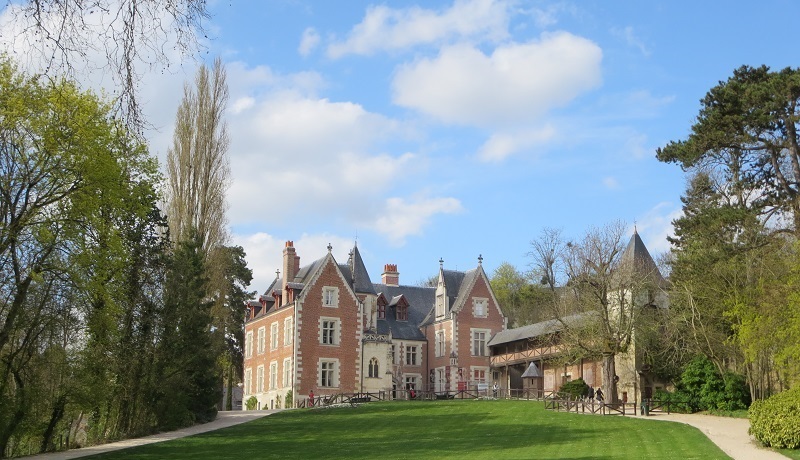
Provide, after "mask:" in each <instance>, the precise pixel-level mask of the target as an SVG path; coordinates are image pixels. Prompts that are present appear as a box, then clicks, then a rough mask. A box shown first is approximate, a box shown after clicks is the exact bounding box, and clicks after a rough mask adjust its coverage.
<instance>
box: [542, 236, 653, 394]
mask: <svg viewBox="0 0 800 460" xmlns="http://www.w3.org/2000/svg"><path fill="white" fill-rule="evenodd" d="M624 233H625V225H624V224H623V223H621V222H615V223H612V224H609V225H607V226H605V227H603V228H592V229H590V230H589V231H587V232H586V234H585V235H584V236H583V238H582V239H581V240H579V241H576V242H572V241H564V239H563V238H562V237H561V232H560V231H558V230H552V229H546V230H544V232H543V234H542V237H541V238H540V239H538V240H534V241H532V242H531V247H532V251H531V255H532V257H533V265H534V268H535V270H537V272H539V273H543V274H544V279H545V282H546V284H547V286H548V289H549V291H550V299H549V302H548V305H549V307H550V310H551V313H552V315H553V316H554V317H555V318H556V320H557V321H558V322H559V323H560V324H561V332H560V338H561V340H563V343H564V345H565V346H566V348H567V349H568V350H567V351H568V353H569V354H571V355H573V356H585V357H601V358H602V367H603V388H604V389H605V390H606V395H607V397H608V398H610V400H611V402H614V403H615V402H617V400H618V396H617V390H616V387H617V385H616V384H617V382H616V379H615V377H616V368H615V357H616V356H617V355H618V354H621V353H625V352H627V351H628V349H629V347H630V346H631V344H632V343H633V338H634V330H635V329H636V324H637V323H638V322H639V321H640V320H641V317H642V316H643V315H642V312H643V311H644V310H647V309H650V308H649V307H652V306H654V302H655V297H656V295H657V291H658V289H660V286H659V283H660V281H661V275H660V274H659V273H658V270H657V268H656V266H655V263H654V262H653V260H652V258H650V256H649V254H648V255H647V257H643V256H640V255H637V253H636V252H635V251H634V250H625V249H626V247H625V245H624V244H623V241H622V237H623V235H624ZM634 238H638V235H636V234H634ZM559 280H564V282H563V285H562V284H561V283H560V282H559Z"/></svg>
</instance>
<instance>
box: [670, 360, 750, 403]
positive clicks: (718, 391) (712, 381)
mask: <svg viewBox="0 0 800 460" xmlns="http://www.w3.org/2000/svg"><path fill="white" fill-rule="evenodd" d="M676 398H685V399H686V400H688V401H690V404H691V405H693V406H695V407H696V408H697V409H699V410H725V411H732V410H741V409H746V408H747V406H748V405H749V404H750V392H749V391H748V388H747V385H746V383H745V380H744V377H742V376H741V375H737V374H733V373H730V372H727V373H725V375H721V374H720V373H719V371H718V370H717V368H716V366H715V365H714V363H712V362H711V360H709V359H708V357H706V356H705V355H698V356H696V357H695V358H694V359H693V360H692V361H691V362H689V364H688V365H687V366H686V368H685V370H684V371H683V374H682V375H681V380H680V382H679V383H678V389H677V392H676Z"/></svg>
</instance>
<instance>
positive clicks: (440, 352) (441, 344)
mask: <svg viewBox="0 0 800 460" xmlns="http://www.w3.org/2000/svg"><path fill="white" fill-rule="evenodd" d="M434 341H435V346H436V357H437V358H440V357H442V356H444V355H445V354H446V353H447V345H446V343H445V333H444V331H443V330H441V331H436V336H435V339H434Z"/></svg>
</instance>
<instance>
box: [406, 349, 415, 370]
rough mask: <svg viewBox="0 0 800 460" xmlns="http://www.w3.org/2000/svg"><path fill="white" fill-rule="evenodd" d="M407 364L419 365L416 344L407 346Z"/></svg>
mask: <svg viewBox="0 0 800 460" xmlns="http://www.w3.org/2000/svg"><path fill="white" fill-rule="evenodd" d="M406 365H408V366H416V365H417V347H416V346H413V345H412V346H407V347H406Z"/></svg>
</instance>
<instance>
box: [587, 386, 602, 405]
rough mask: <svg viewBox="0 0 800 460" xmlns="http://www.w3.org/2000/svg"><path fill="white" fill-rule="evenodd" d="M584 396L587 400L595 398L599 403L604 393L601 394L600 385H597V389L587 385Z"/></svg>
mask: <svg viewBox="0 0 800 460" xmlns="http://www.w3.org/2000/svg"><path fill="white" fill-rule="evenodd" d="M584 396H585V397H586V399H587V400H592V399H597V402H599V403H601V404H602V403H603V399H604V398H605V395H604V394H603V389H602V388H601V387H597V390H595V389H594V388H593V387H591V386H590V387H588V389H587V390H586V394H585V395H584Z"/></svg>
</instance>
